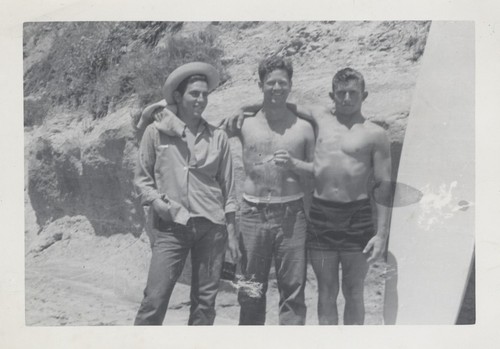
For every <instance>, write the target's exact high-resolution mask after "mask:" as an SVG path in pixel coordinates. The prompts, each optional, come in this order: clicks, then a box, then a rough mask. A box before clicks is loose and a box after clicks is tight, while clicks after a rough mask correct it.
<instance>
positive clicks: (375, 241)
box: [363, 130, 392, 262]
mask: <svg viewBox="0 0 500 349" xmlns="http://www.w3.org/2000/svg"><path fill="white" fill-rule="evenodd" d="M372 160H373V171H374V177H375V186H376V190H377V192H378V196H379V197H381V198H382V200H376V207H377V233H376V235H375V236H374V237H373V238H372V239H371V240H370V241H369V242H368V244H367V245H366V248H365V250H364V251H363V252H364V253H367V252H369V251H370V250H372V253H371V255H370V257H369V258H368V261H369V262H371V261H374V260H375V259H377V258H378V257H380V255H381V254H382V253H383V252H384V249H385V245H386V242H387V237H388V235H389V223H390V212H391V208H390V205H381V204H380V203H379V202H378V201H380V202H391V198H390V196H391V195H392V186H391V152H390V144H389V140H388V139H387V136H386V134H385V131H383V130H380V131H378V132H377V135H376V141H375V144H374V149H373V155H372Z"/></svg>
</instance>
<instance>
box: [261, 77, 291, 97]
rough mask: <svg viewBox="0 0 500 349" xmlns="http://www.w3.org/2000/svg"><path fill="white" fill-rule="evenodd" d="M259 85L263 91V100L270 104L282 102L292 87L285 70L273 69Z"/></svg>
mask: <svg viewBox="0 0 500 349" xmlns="http://www.w3.org/2000/svg"><path fill="white" fill-rule="evenodd" d="M259 87H260V88H261V89H262V92H263V93H264V101H265V102H268V103H272V104H284V103H286V99H287V98H288V95H289V94H290V91H291V89H292V81H291V80H290V78H289V77H288V73H287V72H286V70H283V69H277V70H273V71H272V72H270V73H269V74H267V76H266V77H265V78H264V81H263V82H259Z"/></svg>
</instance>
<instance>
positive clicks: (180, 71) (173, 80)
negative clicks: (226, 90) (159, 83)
mask: <svg viewBox="0 0 500 349" xmlns="http://www.w3.org/2000/svg"><path fill="white" fill-rule="evenodd" d="M192 75H204V76H206V77H207V83H208V91H209V92H210V91H212V90H213V89H215V88H216V87H217V86H218V85H219V81H220V78H219V73H218V72H217V69H215V67H214V66H212V65H211V64H208V63H203V62H192V63H187V64H184V65H181V66H180V67H178V68H177V69H175V70H174V71H173V72H172V73H170V75H169V76H168V78H167V81H165V85H163V95H164V96H165V99H166V100H167V103H168V104H175V100H174V96H173V94H174V91H175V90H176V89H177V87H178V86H179V84H180V83H181V82H182V81H183V80H184V79H186V78H188V77H190V76H192Z"/></svg>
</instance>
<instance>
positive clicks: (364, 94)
mask: <svg viewBox="0 0 500 349" xmlns="http://www.w3.org/2000/svg"><path fill="white" fill-rule="evenodd" d="M366 97H368V91H364V92H363V101H364V100H365V99H366Z"/></svg>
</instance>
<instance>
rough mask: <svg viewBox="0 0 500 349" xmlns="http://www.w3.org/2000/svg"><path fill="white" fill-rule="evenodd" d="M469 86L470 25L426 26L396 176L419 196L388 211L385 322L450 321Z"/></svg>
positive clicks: (468, 258)
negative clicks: (425, 34)
mask: <svg viewBox="0 0 500 349" xmlns="http://www.w3.org/2000/svg"><path fill="white" fill-rule="evenodd" d="M474 82H475V51H474V23H473V22H465V21H462V22H449V21H448V22H433V23H432V24H431V28H430V32H429V35H428V38H427V44H426V47H425V51H424V55H423V57H422V65H421V68H420V72H419V76H418V78H417V84H416V88H415V93H414V98H413V102H412V106H411V111H410V116H409V121H408V125H407V129H406V134H405V139H404V143H403V149H402V154H401V161H400V166H399V170H398V178H397V182H398V183H403V184H405V185H406V186H411V187H413V188H416V189H417V190H419V191H420V192H421V194H422V195H421V197H420V200H419V201H418V202H417V203H413V204H409V205H406V206H402V207H393V209H392V217H391V228H390V235H389V242H388V256H387V263H388V267H387V273H386V291H385V304H384V323H385V324H428V325H432V324H455V323H456V321H457V316H458V313H459V310H460V305H461V303H462V299H463V296H464V292H465V289H466V285H467V280H468V275H469V271H470V266H471V262H472V258H473V252H474V220H475V218H474V216H475V213H474V176H475V173H474V171H475V157H474V154H475V147H474V140H475V139H474V103H475V98H474V95H475V84H474ZM398 190H401V188H400V186H396V194H395V196H398V195H399V196H401V195H403V196H404V193H398Z"/></svg>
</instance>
